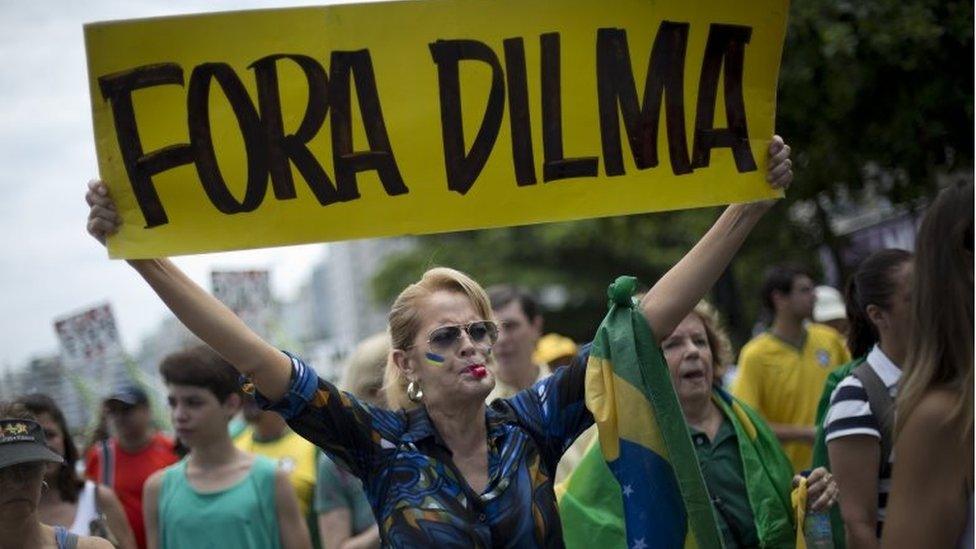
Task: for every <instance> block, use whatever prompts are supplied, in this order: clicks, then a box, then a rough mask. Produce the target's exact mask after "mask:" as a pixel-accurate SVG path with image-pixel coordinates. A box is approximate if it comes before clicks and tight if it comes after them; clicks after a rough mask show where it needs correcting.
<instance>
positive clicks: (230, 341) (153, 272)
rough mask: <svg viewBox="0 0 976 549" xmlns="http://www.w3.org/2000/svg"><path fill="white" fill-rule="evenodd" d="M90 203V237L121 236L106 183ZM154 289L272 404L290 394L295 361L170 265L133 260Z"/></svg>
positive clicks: (91, 187) (94, 189) (98, 185)
mask: <svg viewBox="0 0 976 549" xmlns="http://www.w3.org/2000/svg"><path fill="white" fill-rule="evenodd" d="M85 199H86V201H87V202H88V205H89V207H90V210H89V213H88V232H89V234H91V235H92V236H93V237H95V238H96V239H97V240H98V241H99V242H101V243H102V244H105V239H106V238H107V237H108V236H110V235H112V234H114V233H115V232H116V231H118V229H119V226H120V225H121V224H122V218H121V216H120V215H119V214H118V213H117V212H116V209H115V203H114V201H113V200H112V197H111V196H110V195H109V193H108V187H106V186H105V184H104V183H103V182H101V181H98V180H95V181H91V182H89V183H88V192H87V194H86V195H85ZM129 265H131V266H132V267H133V268H134V269H135V270H136V272H138V273H139V274H140V275H141V276H142V278H143V279H145V280H146V282H148V283H149V286H151V287H152V289H153V290H154V291H155V292H156V294H157V295H158V296H159V298H160V299H162V300H163V303H165V304H166V306H167V307H169V310H170V311H172V312H173V314H174V315H176V317H177V318H178V319H180V322H182V323H183V325H184V326H186V327H187V328H188V329H189V330H190V331H191V332H193V333H194V334H195V335H196V336H197V337H199V338H200V339H201V340H202V341H203V342H204V343H206V344H207V345H209V346H210V347H211V348H213V350H215V351H217V353H219V354H220V355H221V356H223V357H224V358H225V359H226V360H227V361H228V362H230V363H231V364H232V365H233V366H234V367H235V368H236V369H237V370H238V371H239V372H240V373H242V374H244V375H246V376H248V377H250V378H251V381H252V382H253V383H254V386H255V387H256V388H257V389H258V390H259V391H260V392H261V393H262V394H263V395H265V396H266V397H267V398H268V399H269V400H271V401H276V400H278V399H279V398H281V397H282V396H284V394H285V393H286V392H287V391H288V386H289V382H290V380H291V372H292V364H291V359H290V358H289V357H288V356H287V355H285V354H284V353H282V352H281V351H279V350H278V349H275V348H274V347H273V346H271V345H270V344H268V343H267V342H265V341H264V340H263V339H261V337H260V336H258V335H257V334H256V333H254V331H252V330H251V329H250V328H248V327H247V325H246V324H244V322H243V321H241V319H239V318H237V316H236V315H235V314H234V313H233V312H232V311H231V310H230V309H228V308H227V307H226V306H225V305H224V304H223V303H221V302H220V301H219V300H218V299H217V298H215V297H214V296H212V295H210V294H209V293H207V292H206V291H205V290H204V289H203V288H201V287H200V286H198V285H197V284H196V283H195V282H193V281H192V280H190V278H189V277H188V276H186V275H185V274H184V273H183V272H182V271H180V269H179V268H178V267H177V266H176V265H174V264H173V262H171V261H170V260H168V259H133V260H129Z"/></svg>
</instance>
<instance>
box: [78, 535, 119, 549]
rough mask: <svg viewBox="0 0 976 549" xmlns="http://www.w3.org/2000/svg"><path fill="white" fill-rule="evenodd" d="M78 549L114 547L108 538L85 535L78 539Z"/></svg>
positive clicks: (112, 548) (110, 548)
mask: <svg viewBox="0 0 976 549" xmlns="http://www.w3.org/2000/svg"><path fill="white" fill-rule="evenodd" d="M78 549H114V547H112V544H111V543H109V541H108V540H107V539H104V538H96V537H94V536H85V537H82V538H79V539H78Z"/></svg>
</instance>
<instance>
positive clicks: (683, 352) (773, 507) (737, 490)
mask: <svg viewBox="0 0 976 549" xmlns="http://www.w3.org/2000/svg"><path fill="white" fill-rule="evenodd" d="M661 350H662V352H663V353H664V358H665V360H666V362H667V364H668V370H669V371H670V373H671V381H672V384H673V385H674V390H675V393H677V396H678V401H679V402H680V404H681V409H682V412H683V413H684V416H685V421H686V422H687V425H688V429H689V431H690V434H691V438H692V442H693V444H694V446H695V451H696V453H697V454H698V462H699V464H700V465H701V470H702V476H703V477H704V480H705V485H706V487H707V488H708V493H709V496H710V497H711V501H712V506H713V508H714V510H715V518H716V520H717V522H718V526H719V530H720V531H721V535H722V538H723V541H724V544H725V547H726V548H732V547H793V546H794V544H795V541H796V525H795V524H794V519H793V516H794V514H793V510H792V505H791V503H790V490H791V488H792V485H793V484H794V483H796V482H798V481H799V479H798V478H794V476H793V469H792V466H791V465H790V461H789V460H788V459H787V457H786V454H784V453H783V450H782V448H781V447H780V445H779V442H778V441H777V440H776V437H775V435H773V433H772V431H771V430H770V428H769V426H768V425H767V424H766V422H765V421H763V420H762V419H761V418H760V417H759V415H758V414H757V413H756V412H755V411H753V410H752V409H751V408H749V407H748V406H746V405H745V404H742V403H741V402H739V401H738V400H736V399H735V398H734V397H732V396H731V395H729V394H728V393H727V392H726V391H724V390H723V389H722V388H721V387H720V386H719V385H718V384H717V383H716V380H720V379H721V372H720V371H718V370H719V368H720V367H721V366H717V365H723V364H729V363H730V362H731V358H732V357H731V346H730V344H729V340H728V336H726V334H725V333H724V332H723V331H722V330H721V327H720V325H719V323H718V317H717V315H716V313H715V311H714V309H712V308H711V307H710V306H708V305H707V304H705V303H702V304H699V305H698V306H697V307H696V308H695V310H694V311H693V312H692V313H690V314H689V315H688V316H687V317H685V319H684V320H682V321H681V323H680V324H678V327H677V328H675V330H674V331H673V332H672V333H671V334H670V335H669V336H668V337H666V338H664V340H663V341H662V342H661ZM575 474H580V475H587V476H589V475H594V474H596V475H605V477H606V482H588V483H586V486H588V487H591V488H589V489H584V490H579V489H577V487H576V486H573V478H572V477H570V479H569V480H568V481H567V490H566V492H565V493H564V494H563V496H562V498H561V499H560V502H559V511H560V516H561V517H562V519H563V523H564V524H570V523H575V522H576V521H584V522H586V521H592V522H594V523H597V522H598V523H599V524H594V527H592V528H589V527H586V528H579V529H578V530H581V531H584V532H588V533H590V534H584V536H582V537H581V536H574V538H575V539H572V540H571V539H569V536H567V537H566V544H567V547H595V546H607V547H623V546H624V545H623V544H624V543H625V537H624V524H623V503H622V501H621V496H620V488H619V486H618V485H617V484H616V482H615V481H614V482H610V481H611V480H613V476H612V474H611V473H610V470H609V469H608V468H607V466H606V464H605V462H604V460H603V456H602V453H601V451H600V448H599V446H596V445H594V446H593V447H591V448H590V450H589V451H588V452H587V455H586V456H585V457H584V459H583V463H581V464H580V466H579V467H578V468H577V469H576V472H575V473H574V475H575ZM582 484H583V483H580V485H581V486H582ZM836 500H837V485H836V483H835V482H834V481H833V479H832V478H831V476H830V474H829V473H828V472H827V471H826V470H825V469H823V468H819V469H815V470H814V471H813V472H812V473H811V474H810V476H809V479H808V498H807V502H808V506H807V510H808V511H811V512H818V511H821V510H823V509H826V508H828V507H829V506H831V505H833V504H834V503H835V502H836ZM595 507H603V511H602V512H601V515H602V516H600V517H595V516H594V515H593V513H591V509H593V508H595ZM607 515H611V519H610V520H607ZM577 524H578V523H577ZM588 535H592V539H582V538H586V537H587V536H588Z"/></svg>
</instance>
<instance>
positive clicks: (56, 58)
mask: <svg viewBox="0 0 976 549" xmlns="http://www.w3.org/2000/svg"><path fill="white" fill-rule="evenodd" d="M326 3H334V2H327V1H323V0H318V1H302V0H287V1H274V0H210V1H207V2H203V1H189V0H124V1H123V0H117V1H110V0H89V1H86V2H75V1H68V0H57V1H55V0H50V1H44V2H27V1H20V0H0V62H2V65H0V121H2V122H0V252H2V253H0V307H2V311H3V313H4V314H3V316H2V317H0V371H2V370H4V369H7V368H16V367H18V366H20V365H21V364H23V363H24V362H25V361H26V360H27V359H29V358H30V357H34V356H42V355H46V354H53V353H56V352H57V350H58V347H57V339H56V337H55V334H54V329H53V326H52V323H53V320H54V319H55V318H58V317H61V316H65V315H68V314H71V313H74V312H78V311H80V310H84V309H87V308H88V307H90V306H92V305H97V304H100V303H104V302H106V301H108V302H110V303H111V305H112V307H113V310H114V312H115V316H116V320H117V322H118V324H119V330H120V333H121V337H122V342H123V344H124V345H125V346H126V347H127V348H128V349H129V350H130V351H135V350H137V348H138V345H139V344H140V342H141V341H142V339H143V338H144V337H145V336H146V335H148V334H149V333H150V332H151V331H152V330H153V328H155V327H156V326H157V325H158V324H159V322H160V321H161V320H162V319H163V318H165V317H166V316H167V314H168V313H167V312H166V309H165V308H164V306H163V305H162V303H161V302H160V301H159V300H158V299H157V298H156V296H155V294H154V293H153V292H152V291H151V290H150V289H149V287H148V286H147V285H146V284H145V283H144V282H143V281H142V279H141V278H139V277H138V275H136V274H135V272H134V271H132V269H131V268H129V266H128V265H127V264H125V263H124V262H122V261H113V260H109V259H108V255H107V253H106V251H105V249H104V248H103V247H102V246H101V245H100V244H98V242H96V241H95V240H94V239H93V238H91V237H90V236H88V234H87V233H86V232H85V222H86V216H87V215H88V207H87V205H86V204H85V201H84V194H85V190H86V182H87V181H88V180H89V179H91V178H94V177H97V175H98V164H97V160H96V158H95V144H94V138H93V136H92V122H91V107H90V102H89V94H88V80H87V78H88V77H87V71H86V60H85V48H84V39H83V34H82V26H83V25H84V24H85V23H89V22H95V21H107V20H118V19H132V18H141V17H153V16H161V15H174V14H185V13H202V12H213V11H229V10H239V9H250V8H268V7H286V6H301V5H321V4H326ZM324 253H326V252H325V246H324V245H321V244H318V245H303V246H290V247H282V248H269V249H263V250H252V251H241V252H229V253H219V254H205V255H198V256H185V257H180V258H176V259H175V261H176V263H177V265H179V266H180V267H181V268H182V269H184V270H185V271H186V272H187V274H189V275H190V277H191V278H193V279H194V280H196V281H197V282H198V283H200V284H202V285H204V287H208V288H209V273H210V271H211V270H212V269H237V268H249V269H265V268H268V269H271V271H272V274H271V278H272V285H273V290H274V292H275V294H276V295H277V296H278V297H279V298H283V299H288V298H290V297H291V296H293V295H294V293H295V292H296V291H297V289H298V287H299V286H300V285H301V284H302V283H303V282H304V281H305V280H306V279H307V277H308V275H309V273H310V271H311V268H312V267H313V266H314V264H315V263H316V262H317V261H318V260H319V259H320V258H321V257H322V255H323V254H324Z"/></svg>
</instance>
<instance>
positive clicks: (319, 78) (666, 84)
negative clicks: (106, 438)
mask: <svg viewBox="0 0 976 549" xmlns="http://www.w3.org/2000/svg"><path fill="white" fill-rule="evenodd" d="M688 31H689V24H688V23H676V22H670V21H664V22H662V23H661V25H660V27H659V28H658V32H657V35H656V37H655V39H654V44H653V46H652V48H651V52H650V55H649V58H648V63H647V76H646V79H645V82H644V96H643V98H642V100H641V102H640V103H638V98H637V89H636V85H635V82H634V75H633V71H632V70H631V62H630V53H629V48H628V45H627V35H626V31H624V30H623V29H614V28H601V29H598V30H597V40H596V48H597V60H596V64H597V66H596V72H597V94H598V104H599V119H600V136H601V144H602V153H603V161H604V170H605V172H606V175H607V176H619V175H623V174H624V165H623V154H622V150H621V136H620V119H621V118H623V122H624V128H625V131H626V132H627V138H628V142H629V144H630V151H631V154H632V155H633V159H634V164H635V166H636V167H637V168H638V169H641V170H643V169H647V168H652V167H655V166H657V165H658V152H657V149H658V147H657V136H658V124H659V118H660V112H661V103H662V101H663V102H664V103H665V119H666V120H665V124H666V129H667V141H668V152H669V157H670V163H671V169H672V171H673V172H674V174H675V175H681V174H687V173H691V172H692V171H693V170H694V169H696V168H704V167H707V166H708V165H709V161H710V153H711V150H712V149H714V148H720V147H725V148H730V149H731V152H732V156H733V158H734V160H735V164H736V169H737V170H738V171H739V172H747V171H754V170H756V169H757V168H756V162H755V160H754V158H753V156H752V151H751V149H750V147H749V142H748V132H747V128H746V114H745V103H744V99H743V95H742V75H743V63H744V57H745V46H746V44H747V43H748V42H749V39H750V36H751V33H752V29H751V28H750V27H745V26H738V25H722V24H713V25H711V26H710V28H709V33H708V40H707V43H706V46H705V54H704V58H703V61H702V66H701V73H700V78H699V84H698V104H697V109H696V115H695V130H694V140H693V145H692V150H691V153H690V154H689V151H688V146H687V137H686V132H685V108H684V68H685V51H686V48H687V43H688ZM540 47H541V91H542V93H541V96H542V141H543V147H542V148H543V156H544V158H543V162H542V178H543V181H547V182H548V181H554V180H558V179H566V178H574V177H595V176H597V173H598V161H599V160H598V158H597V157H595V156H587V157H575V158H566V157H565V156H564V153H563V137H562V103H561V96H562V91H561V89H560V85H561V77H560V69H561V66H560V42H559V34H558V33H546V34H542V35H541V36H540ZM429 48H430V52H431V56H432V58H433V61H434V63H435V64H436V65H437V71H438V87H439V93H440V112H441V130H442V137H443V146H444V161H445V169H446V174H447V183H448V189H449V190H452V191H456V192H458V193H461V194H462V195H463V194H465V193H467V192H468V190H470V188H471V187H472V186H473V185H474V182H475V181H476V179H477V178H478V175H479V174H480V173H481V170H482V168H483V167H484V165H485V163H486V162H487V160H488V157H489V155H490V153H491V151H492V149H493V148H494V145H495V141H496V139H497V137H498V132H499V129H500V128H501V122H502V116H503V111H504V108H505V95H506V90H507V94H508V98H509V99H508V112H509V120H510V123H511V134H512V161H513V167H514V171H515V180H516V183H517V184H518V185H519V186H526V185H533V184H535V183H536V182H537V180H536V172H535V159H534V153H533V148H532V132H531V120H530V111H529V104H528V103H529V102H528V83H527V77H526V61H525V49H524V43H523V39H522V38H509V39H506V40H504V41H503V48H504V59H505V68H504V69H503V67H502V64H501V63H500V61H499V59H498V56H497V55H496V53H495V52H494V51H493V50H492V49H491V48H490V47H489V46H488V45H486V44H485V43H483V42H479V41H476V40H467V39H457V40H437V41H436V42H434V43H431V44H429ZM280 61H288V62H291V63H294V64H296V65H297V66H298V67H299V68H300V69H301V70H302V72H303V74H304V76H305V79H306V80H307V84H308V104H307V106H306V109H305V112H304V115H303V118H302V121H301V123H300V124H299V127H298V129H297V130H295V132H294V133H290V134H286V133H285V131H284V128H283V123H282V114H281V96H280V89H279V85H278V70H277V68H278V63H279V62H280ZM461 61H469V62H482V63H485V64H487V65H488V66H489V67H490V68H491V72H492V79H491V88H490V90H489V93H488V100H487V107H486V109H485V114H484V117H483V118H482V121H481V126H480V127H479V129H478V133H477V135H476V136H475V138H474V141H473V142H472V144H471V147H470V149H467V148H466V147H465V144H464V134H463V131H462V122H461V120H462V117H461V90H460V86H461V85H460V76H459V66H460V62H461ZM723 67H724V72H723ZM248 68H249V69H251V70H253V71H254V78H255V82H256V88H257V103H258V104H257V106H255V105H254V103H253V101H252V100H251V97H250V96H249V94H248V92H247V90H246V89H245V87H244V84H243V83H242V82H241V80H240V78H239V77H238V76H237V74H236V73H235V72H234V70H233V69H232V68H231V67H230V66H229V65H228V64H226V63H204V64H201V65H197V66H196V67H194V69H193V72H192V74H191V75H190V80H189V86H188V88H187V93H186V113H187V126H188V130H189V137H190V142H189V143H179V144H174V145H170V146H167V147H163V148H161V149H157V150H155V151H151V152H148V153H146V152H144V151H143V149H142V144H141V140H140V137H139V131H138V128H137V126H136V117H135V109H134V106H133V101H132V94H133V92H134V91H135V90H139V89H143V88H149V87H153V86H162V85H179V86H183V85H184V77H183V69H182V68H181V67H180V66H179V65H177V64H175V63H159V64H152V65H143V66H140V67H136V68H134V69H130V70H126V71H122V72H117V73H113V74H108V75H105V76H102V77H99V79H98V82H99V87H100V89H101V93H102V97H103V98H104V99H105V100H106V101H108V102H109V103H110V104H111V107H112V114H113V117H114V121H115V131H116V135H117V138H118V143H119V147H120V149H121V153H122V158H123V162H124V165H125V169H126V172H127V174H128V176H129V180H130V182H131V185H132V189H133V193H134V195H135V197H136V200H137V202H138V204H139V207H140V209H141V211H142V214H143V216H144V217H145V220H146V228H151V227H156V226H160V225H165V224H166V223H168V222H169V219H168V217H167V214H166V211H165V209H164V208H163V204H162V202H161V201H160V198H159V195H158V193H157V192H156V188H155V185H154V184H153V181H152V178H153V176H155V175H157V174H159V173H162V172H164V171H167V170H170V169H172V168H175V167H177V166H182V165H186V164H191V163H192V164H194V166H195V167H196V170H197V174H198V176H199V178H200V182H201V184H202V186H203V189H204V191H205V192H206V194H207V197H208V198H209V199H210V201H211V202H212V203H213V205H214V206H215V207H216V208H217V209H218V210H219V211H220V212H222V213H224V214H235V213H242V212H250V211H253V210H255V209H257V208H258V207H259V206H260V205H261V203H262V201H263V200H264V197H265V194H266V193H267V188H268V175H269V174H270V184H271V188H272V191H273V193H274V196H275V198H277V199H278V200H287V199H292V198H295V197H296V192H295V182H294V180H293V177H292V172H291V165H292V164H293V165H294V166H295V168H296V169H297V170H298V172H299V173H300V174H301V176H302V177H303V178H304V179H305V182H306V184H307V185H308V187H309V188H310V190H311V191H312V193H313V194H314V195H315V198H316V199H317V200H318V202H319V203H320V204H321V205H323V206H326V205H329V204H334V203H336V202H346V201H351V200H355V199H357V198H359V196H360V194H359V189H358V186H357V183H356V174H358V173H359V172H363V171H372V170H375V171H376V173H377V175H378V177H379V179H380V182H381V183H382V185H383V187H384V190H385V191H386V193H387V195H389V196H395V195H401V194H406V193H408V192H409V189H408V188H407V186H406V184H405V183H404V181H403V177H402V176H401V174H400V170H399V168H398V166H397V163H396V159H395V157H394V154H393V149H392V147H391V145H390V140H389V136H388V134H387V130H386V123H385V122H384V119H383V112H382V109H381V106H380V100H379V94H378V92H377V87H376V77H375V75H374V72H373V63H372V59H371V57H370V53H369V50H368V49H362V50H357V51H333V52H332V53H331V59H330V66H329V71H328V73H326V71H325V69H323V67H322V65H320V64H319V63H318V62H317V61H316V60H315V59H313V58H311V57H308V56H305V55H298V54H273V55H269V56H266V57H263V58H261V59H259V60H257V61H255V62H254V63H252V64H251V65H250V66H249V67H248ZM720 73H721V74H720ZM720 75H721V76H722V81H723V92H724V97H725V113H726V122H727V127H726V128H714V126H713V121H714V116H715V102H716V95H717V90H718V82H719V77H720ZM214 82H216V84H217V85H218V86H219V87H220V88H221V90H222V91H223V94H224V96H225V98H226V99H227V101H228V103H229V105H230V107H231V108H232V110H233V112H234V116H235V118H236V120H237V123H238V126H239V129H240V132H241V135H242V136H243V138H244V148H245V155H246V159H247V182H246V187H245V192H244V197H243V199H242V200H238V199H237V198H236V197H235V196H234V195H233V194H232V193H231V191H230V189H229V188H228V186H227V184H226V182H225V180H224V178H223V177H222V175H221V173H220V169H219V167H218V164H217V158H216V154H215V151H214V144H213V138H212V134H211V127H210V113H209V104H210V94H211V92H212V89H213V83H214ZM353 83H355V86H356V96H357V98H358V103H359V109H360V113H361V116H362V120H363V124H364V129H365V134H366V138H367V141H368V143H369V149H367V150H359V151H356V150H353V145H352V113H351V109H352V105H351V98H350V89H351V85H352V84H353ZM327 114H331V116H330V117H329V118H330V123H329V129H330V132H331V146H332V159H333V166H334V170H335V183H334V184H333V182H332V180H331V179H330V178H329V176H328V174H326V172H325V170H324V169H323V168H322V166H321V164H320V163H319V162H318V161H317V160H316V158H315V156H314V155H313V153H312V151H311V150H310V149H309V147H308V143H309V142H310V141H311V140H312V139H313V138H314V137H315V136H316V135H317V134H318V132H319V130H320V129H321V127H322V125H323V124H324V122H325V118H326V115H327Z"/></svg>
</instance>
